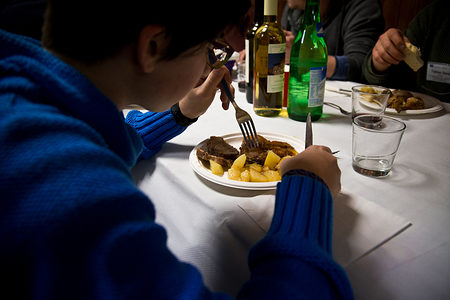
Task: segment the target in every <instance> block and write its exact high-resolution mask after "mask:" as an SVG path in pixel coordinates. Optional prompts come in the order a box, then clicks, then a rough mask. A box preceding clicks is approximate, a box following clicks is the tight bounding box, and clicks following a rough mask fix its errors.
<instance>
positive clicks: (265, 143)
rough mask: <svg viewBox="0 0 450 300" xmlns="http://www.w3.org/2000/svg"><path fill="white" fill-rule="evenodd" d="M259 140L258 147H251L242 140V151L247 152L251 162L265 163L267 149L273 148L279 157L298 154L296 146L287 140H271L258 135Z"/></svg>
mask: <svg viewBox="0 0 450 300" xmlns="http://www.w3.org/2000/svg"><path fill="white" fill-rule="evenodd" d="M258 142H259V147H258V148H250V149H249V148H248V147H247V145H246V144H245V141H242V145H241V148H240V153H245V154H246V155H247V158H248V160H249V161H250V162H256V163H258V164H260V165H263V164H264V162H265V160H266V156H267V151H269V150H272V151H273V152H274V153H275V154H276V155H278V156H279V157H285V156H294V155H297V151H296V150H295V148H294V147H292V146H291V145H289V144H288V143H286V142H279V141H269V140H268V139H266V138H264V137H262V136H260V135H258Z"/></svg>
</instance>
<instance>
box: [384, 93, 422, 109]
mask: <svg viewBox="0 0 450 300" xmlns="http://www.w3.org/2000/svg"><path fill="white" fill-rule="evenodd" d="M387 107H389V108H393V109H395V110H396V111H397V112H398V113H399V112H401V111H402V110H408V109H424V108H425V103H424V101H423V100H422V98H420V97H415V96H414V95H413V94H412V93H411V92H408V91H404V90H394V91H393V92H392V95H391V97H389V100H388V104H387Z"/></svg>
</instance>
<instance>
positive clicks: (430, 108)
mask: <svg viewBox="0 0 450 300" xmlns="http://www.w3.org/2000/svg"><path fill="white" fill-rule="evenodd" d="M410 93H411V94H413V96H414V97H418V98H421V99H422V100H423V102H424V104H425V108H424V109H407V110H402V111H401V112H399V113H398V112H397V111H396V110H395V109H393V108H389V107H386V110H385V113H386V114H391V115H422V114H431V113H434V112H437V111H440V110H441V109H443V108H444V107H443V106H442V105H441V102H440V101H439V100H438V99H436V98H434V97H433V96H430V95H426V94H422V93H417V92H410ZM360 103H361V104H362V105H364V106H367V107H369V108H375V109H377V108H378V106H377V105H376V104H374V103H370V102H367V101H360Z"/></svg>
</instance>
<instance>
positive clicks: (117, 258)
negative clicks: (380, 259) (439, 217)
mask: <svg viewBox="0 0 450 300" xmlns="http://www.w3.org/2000/svg"><path fill="white" fill-rule="evenodd" d="M0 45H1V47H0V198H1V200H0V241H1V242H0V243H1V244H0V273H1V275H0V277H1V278H2V280H0V293H1V294H2V295H15V298H17V299H19V298H20V299H23V298H34V299H141V298H147V299H230V298H231V297H230V296H229V295H226V294H223V293H212V292H211V291H210V290H209V289H208V288H207V287H205V285H204V284H203V281H202V277H201V275H200V273H199V271H198V270H197V269H196V268H195V267H193V266H192V265H190V264H186V263H183V262H181V261H179V260H178V259H177V257H175V256H174V255H173V254H172V253H171V252H170V251H169V250H168V248H167V244H166V242H167V234H166V231H165V230H164V228H163V227H161V226H160V225H158V224H156V223H155V210H154V206H153V205H152V202H151V200H150V199H148V197H147V196H146V195H145V194H143V193H142V192H141V191H140V190H139V189H137V188H136V186H135V185H134V183H133V180H132V177H131V175H130V168H131V167H132V166H133V165H134V164H135V162H136V160H137V158H138V157H139V155H140V154H141V153H142V154H143V156H144V158H148V157H151V156H152V155H154V154H155V153H156V152H157V151H158V150H159V149H160V147H161V145H162V144H163V143H164V142H166V141H167V140H169V139H171V138H172V137H174V136H176V135H177V134H180V133H181V132H183V130H184V129H185V127H184V126H181V125H179V124H177V123H176V121H175V119H174V116H173V115H172V114H171V112H170V111H166V112H162V113H147V114H141V113H139V112H132V113H131V114H130V117H129V119H127V120H126V122H125V120H124V119H123V116H122V114H121V112H120V111H118V110H117V108H116V107H115V106H114V105H113V103H112V102H111V101H110V100H109V99H108V98H106V97H105V96H104V95H103V94H102V93H101V92H100V91H99V90H98V89H96V87H95V86H94V85H93V84H92V83H91V82H90V81H89V80H88V79H87V78H86V77H84V76H83V75H82V74H80V73H79V72H77V71H76V70H75V69H73V68H72V67H71V66H69V65H67V64H65V63H64V62H62V61H61V60H59V59H58V58H56V57H55V56H53V55H52V54H50V53H49V52H48V51H46V50H44V49H43V48H42V47H41V46H40V44H39V43H38V42H37V41H35V40H32V39H30V38H26V37H23V36H17V35H12V34H9V33H6V32H5V31H1V30H0ZM127 123H128V124H127ZM162 188H167V187H162ZM276 197H277V199H276V207H275V215H274V219H273V223H272V226H271V228H270V231H269V232H268V234H267V235H266V236H265V237H264V238H263V239H262V240H261V241H260V242H259V243H258V244H257V245H255V246H254V247H253V248H252V249H251V252H250V256H249V266H250V269H251V278H250V279H249V281H248V282H246V283H245V285H244V286H243V287H242V289H241V291H240V293H239V295H238V298H242V299H244V298H245V299H296V298H298V299H338V298H342V299H351V298H352V297H353V296H352V291H351V287H350V284H349V281H348V279H347V277H346V275H345V272H344V271H343V270H342V268H341V267H340V266H339V265H338V264H336V262H335V261H334V260H333V259H332V257H331V224H332V223H331V215H332V198H331V195H330V193H329V191H328V189H327V187H326V186H325V185H324V184H323V183H322V182H321V181H320V180H318V179H315V178H313V177H309V176H299V175H293V176H286V177H285V178H283V181H282V182H281V183H280V184H279V186H278V189H277V196H276Z"/></svg>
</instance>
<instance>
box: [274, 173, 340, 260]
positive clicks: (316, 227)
mask: <svg viewBox="0 0 450 300" xmlns="http://www.w3.org/2000/svg"><path fill="white" fill-rule="evenodd" d="M332 201H333V199H332V196H331V194H330V191H329V190H328V187H327V186H326V185H325V183H324V182H323V181H322V180H321V179H319V178H312V177H310V176H304V175H294V176H285V177H283V180H282V182H281V183H279V184H278V188H277V194H276V202H275V211H274V216H273V219H272V224H271V227H270V229H269V232H268V236H270V235H275V234H282V235H289V236H291V237H290V240H291V241H292V243H293V244H292V247H293V248H296V247H297V243H298V242H299V241H305V240H307V241H309V242H310V243H312V244H314V245H317V247H319V248H321V249H322V250H323V251H325V252H326V253H328V254H329V255H331V235H332V208H333V203H332Z"/></svg>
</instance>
